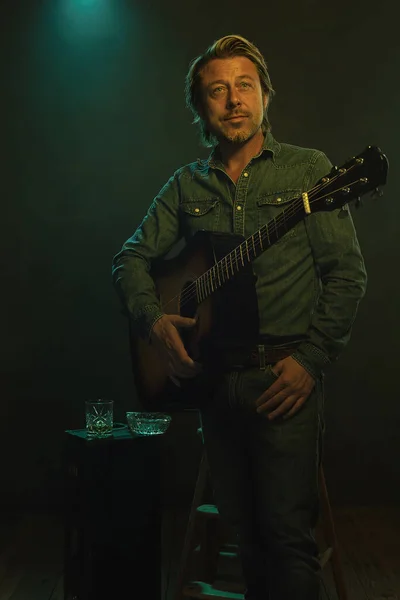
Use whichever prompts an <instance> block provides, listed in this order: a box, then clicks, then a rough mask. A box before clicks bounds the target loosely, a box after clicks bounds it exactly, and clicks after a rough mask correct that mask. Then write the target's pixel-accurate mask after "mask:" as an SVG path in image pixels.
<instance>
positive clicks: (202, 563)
mask: <svg viewBox="0 0 400 600" xmlns="http://www.w3.org/2000/svg"><path fill="white" fill-rule="evenodd" d="M220 545H221V527H220V522H219V518H214V519H204V522H203V523H202V529H201V536H200V554H199V579H200V580H201V581H205V582H207V583H213V582H214V581H215V579H216V577H217V571H218V559H219V551H220Z"/></svg>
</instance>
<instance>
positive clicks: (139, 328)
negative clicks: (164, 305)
mask: <svg viewBox="0 0 400 600" xmlns="http://www.w3.org/2000/svg"><path fill="white" fill-rule="evenodd" d="M162 316H164V313H163V312H162V310H161V309H160V307H159V306H158V305H157V304H148V305H147V306H144V307H143V308H142V309H140V311H138V312H137V313H135V314H134V315H133V316H132V322H133V326H134V330H135V331H136V333H137V334H138V335H139V336H140V337H142V338H143V339H144V340H146V341H150V336H151V332H152V329H153V327H154V325H155V323H156V322H157V321H158V320H159V319H161V317H162Z"/></svg>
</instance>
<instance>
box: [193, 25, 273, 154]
mask: <svg viewBox="0 0 400 600" xmlns="http://www.w3.org/2000/svg"><path fill="white" fill-rule="evenodd" d="M235 56H244V57H246V58H248V59H249V60H251V61H252V62H253V63H254V64H255V66H256V69H257V72H258V75H259V78H260V84H261V89H262V91H263V95H264V96H268V99H269V100H271V99H272V96H273V95H274V94H275V91H274V89H273V87H272V84H271V79H270V76H269V73H268V69H267V64H266V62H265V59H264V57H263V55H262V54H261V52H260V51H259V49H258V48H257V47H256V46H255V45H254V44H252V43H251V42H249V40H246V38H244V37H242V36H240V35H226V36H224V37H222V38H220V39H219V40H217V41H215V42H214V43H213V44H212V45H211V46H210V47H209V48H207V50H206V51H205V52H204V54H200V56H198V57H197V58H195V59H193V60H192V62H191V63H190V66H189V71H188V74H187V75H186V80H185V99H186V106H187V107H188V108H189V109H190V110H191V111H192V113H193V116H194V119H193V123H195V124H197V123H198V125H199V128H200V135H201V139H202V142H203V144H204V145H205V146H208V147H211V146H215V144H216V143H217V140H216V139H215V137H214V136H213V135H212V134H211V133H210V131H208V129H207V127H206V124H205V122H204V120H203V119H202V118H201V116H200V110H199V109H200V107H201V71H202V69H203V68H204V67H205V65H206V64H207V63H208V62H210V60H213V59H214V58H233V57H235ZM267 110H268V104H267V106H266V108H265V111H264V118H263V121H262V124H261V127H262V131H263V132H264V133H265V132H267V131H269V130H270V129H271V125H270V122H269V120H268V115H267Z"/></svg>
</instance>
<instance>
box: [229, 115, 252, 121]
mask: <svg viewBox="0 0 400 600" xmlns="http://www.w3.org/2000/svg"><path fill="white" fill-rule="evenodd" d="M246 118H247V115H232V116H231V117H227V118H226V119H225V121H240V120H241V119H246Z"/></svg>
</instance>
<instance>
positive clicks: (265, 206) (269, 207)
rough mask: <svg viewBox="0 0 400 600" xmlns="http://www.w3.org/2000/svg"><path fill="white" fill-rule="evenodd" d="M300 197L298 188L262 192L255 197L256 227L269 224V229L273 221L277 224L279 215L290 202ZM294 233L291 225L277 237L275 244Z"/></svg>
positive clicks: (288, 206)
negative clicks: (290, 227)
mask: <svg viewBox="0 0 400 600" xmlns="http://www.w3.org/2000/svg"><path fill="white" fill-rule="evenodd" d="M299 198H301V190H300V189H290V190H284V191H278V192H271V193H267V194H262V195H260V196H258V197H257V216H258V227H259V228H261V227H263V226H264V225H267V224H269V227H270V228H271V229H273V228H274V221H273V220H274V219H275V222H276V223H278V224H279V218H280V217H279V215H280V214H281V213H282V212H283V211H284V210H287V209H289V208H290V204H291V202H293V201H294V200H296V199H299ZM295 235H296V228H295V227H292V229H290V230H289V231H288V232H287V233H285V234H284V235H283V236H282V237H280V238H279V240H278V241H277V242H275V243H276V244H279V243H281V242H284V241H286V240H288V239H290V238H292V237H293V236H295Z"/></svg>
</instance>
